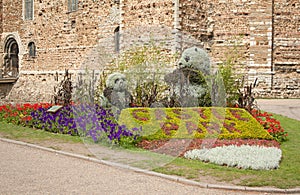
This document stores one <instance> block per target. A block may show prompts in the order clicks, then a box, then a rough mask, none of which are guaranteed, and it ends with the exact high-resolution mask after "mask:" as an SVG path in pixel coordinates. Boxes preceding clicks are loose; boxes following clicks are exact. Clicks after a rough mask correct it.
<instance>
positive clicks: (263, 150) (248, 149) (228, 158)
mask: <svg viewBox="0 0 300 195" xmlns="http://www.w3.org/2000/svg"><path fill="white" fill-rule="evenodd" d="M184 157H185V158H189V159H197V160H201V161H204V162H211V163H214V164H218V165H226V166H230V167H237V168H242V169H254V170H270V169H276V168H278V167H279V163H280V160H281V157H282V152H281V150H280V149H279V148H276V147H261V146H249V145H241V146H236V145H230V146H223V147H216V148H212V149H200V150H199V149H194V150H190V151H187V152H186V153H185V154H184Z"/></svg>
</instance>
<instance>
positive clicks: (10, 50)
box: [0, 37, 20, 83]
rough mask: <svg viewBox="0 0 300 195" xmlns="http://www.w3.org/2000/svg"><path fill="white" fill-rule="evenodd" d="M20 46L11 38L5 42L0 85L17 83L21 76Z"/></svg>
mask: <svg viewBox="0 0 300 195" xmlns="http://www.w3.org/2000/svg"><path fill="white" fill-rule="evenodd" d="M19 49H20V48H19V44H18V43H17V41H16V39H15V38H13V37H10V38H8V39H7V41H6V42H5V46H4V55H3V60H2V66H1V68H0V83H3V82H15V81H16V79H17V78H18V76H19Z"/></svg>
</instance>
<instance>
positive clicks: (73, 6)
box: [68, 0, 78, 12]
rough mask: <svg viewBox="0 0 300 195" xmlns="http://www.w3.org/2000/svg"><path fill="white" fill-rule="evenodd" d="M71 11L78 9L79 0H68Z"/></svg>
mask: <svg viewBox="0 0 300 195" xmlns="http://www.w3.org/2000/svg"><path fill="white" fill-rule="evenodd" d="M68 10H69V12H72V11H76V10H78V0H68Z"/></svg>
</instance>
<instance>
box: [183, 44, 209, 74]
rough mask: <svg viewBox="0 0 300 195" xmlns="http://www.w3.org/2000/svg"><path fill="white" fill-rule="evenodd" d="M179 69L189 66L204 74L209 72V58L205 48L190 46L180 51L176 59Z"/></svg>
mask: <svg viewBox="0 0 300 195" xmlns="http://www.w3.org/2000/svg"><path fill="white" fill-rule="evenodd" d="M178 66H179V69H183V68H191V69H194V70H200V71H201V72H202V73H203V74H204V75H209V73H210V60H209V56H208V54H207V53H206V51H205V50H203V49H201V48H198V47H190V48H188V49H185V50H184V51H183V52H182V55H181V58H180V59H179V61H178Z"/></svg>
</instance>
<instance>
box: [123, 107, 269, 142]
mask: <svg viewBox="0 0 300 195" xmlns="http://www.w3.org/2000/svg"><path fill="white" fill-rule="evenodd" d="M119 123H120V124H124V125H126V126H127V127H128V128H134V127H142V136H143V139H147V140H156V139H170V138H218V139H236V138H242V139H273V137H272V136H271V135H270V134H269V133H268V132H267V131H266V130H265V129H264V128H263V127H262V126H261V125H260V124H259V123H258V122H257V121H256V119H255V118H253V117H252V115H251V114H249V113H248V112H247V111H245V110H244V109H239V108H220V107H194V108H128V109H124V110H122V112H121V114H120V117H119Z"/></svg>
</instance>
